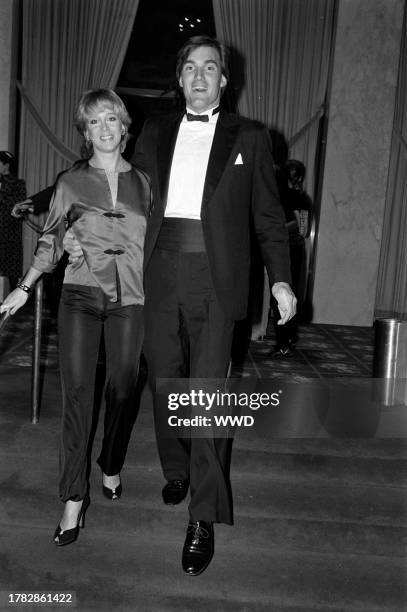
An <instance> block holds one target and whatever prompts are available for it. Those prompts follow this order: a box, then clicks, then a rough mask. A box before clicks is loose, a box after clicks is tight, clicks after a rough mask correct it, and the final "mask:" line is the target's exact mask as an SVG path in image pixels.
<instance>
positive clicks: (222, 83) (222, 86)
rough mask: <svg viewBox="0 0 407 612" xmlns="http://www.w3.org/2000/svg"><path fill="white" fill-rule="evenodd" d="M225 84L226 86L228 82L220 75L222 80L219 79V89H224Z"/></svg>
mask: <svg viewBox="0 0 407 612" xmlns="http://www.w3.org/2000/svg"><path fill="white" fill-rule="evenodd" d="M227 84H228V80H227V78H226V77H225V75H224V74H222V78H221V80H220V86H221V88H222V89H223V88H224V87H226V85H227Z"/></svg>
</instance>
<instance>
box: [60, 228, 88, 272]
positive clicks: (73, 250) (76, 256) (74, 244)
mask: <svg viewBox="0 0 407 612" xmlns="http://www.w3.org/2000/svg"><path fill="white" fill-rule="evenodd" d="M63 245H64V249H65V251H66V252H67V253H69V263H71V264H76V263H78V262H79V261H80V260H81V258H82V257H83V251H82V247H81V245H80V244H79V242H78V241H77V240H76V238H75V236H74V234H73V232H72V231H71V230H68V231H67V232H66V234H65V236H64V240H63Z"/></svg>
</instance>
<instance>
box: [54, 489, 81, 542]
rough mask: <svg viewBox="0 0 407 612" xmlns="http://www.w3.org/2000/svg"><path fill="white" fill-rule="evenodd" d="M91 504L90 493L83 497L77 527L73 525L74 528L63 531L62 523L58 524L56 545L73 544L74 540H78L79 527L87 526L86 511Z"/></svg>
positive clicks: (55, 537)
mask: <svg viewBox="0 0 407 612" xmlns="http://www.w3.org/2000/svg"><path fill="white" fill-rule="evenodd" d="M89 504H90V498H89V495H86V496H85V497H84V498H83V502H82V507H81V509H80V511H79V515H78V521H77V523H76V527H72V529H65V531H62V529H61V525H58V527H57V528H56V529H55V533H54V542H55V544H56V546H66V545H67V544H72V542H75V540H77V538H78V535H79V527H82V528H83V527H85V512H86V510H87V509H88V508H89Z"/></svg>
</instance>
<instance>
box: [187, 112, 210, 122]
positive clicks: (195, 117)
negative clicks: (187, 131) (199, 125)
mask: <svg viewBox="0 0 407 612" xmlns="http://www.w3.org/2000/svg"><path fill="white" fill-rule="evenodd" d="M187 120H188V121H209V117H208V115H193V114H192V113H187Z"/></svg>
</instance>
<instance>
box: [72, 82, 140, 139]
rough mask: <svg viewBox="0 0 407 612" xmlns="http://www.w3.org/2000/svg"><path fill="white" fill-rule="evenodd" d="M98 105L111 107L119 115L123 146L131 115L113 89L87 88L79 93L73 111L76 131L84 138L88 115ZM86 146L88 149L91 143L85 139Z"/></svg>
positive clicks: (97, 107) (98, 107)
mask: <svg viewBox="0 0 407 612" xmlns="http://www.w3.org/2000/svg"><path fill="white" fill-rule="evenodd" d="M100 107H102V108H103V107H106V108H112V109H113V111H114V112H115V113H116V114H117V116H118V117H119V119H120V121H121V122H122V124H123V126H124V128H125V130H126V131H125V134H124V136H123V145H124V146H125V144H126V142H127V138H128V129H129V127H130V125H131V117H130V115H129V113H128V112H127V108H126V107H125V105H124V102H123V100H122V99H121V98H120V97H119V96H118V95H117V93H116V92H114V91H113V89H89V90H88V91H85V92H84V93H83V94H82V95H81V98H80V100H79V102H78V106H77V109H76V112H75V126H76V128H77V130H78V132H79V133H80V134H81V135H82V136H83V137H84V138H85V134H86V130H87V121H88V119H89V116H90V115H91V114H92V113H94V112H95V111H97V110H98V109H100ZM85 141H86V138H85ZM86 146H87V148H88V149H90V148H92V143H88V142H87V141H86ZM124 146H123V148H122V150H123V149H124Z"/></svg>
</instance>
